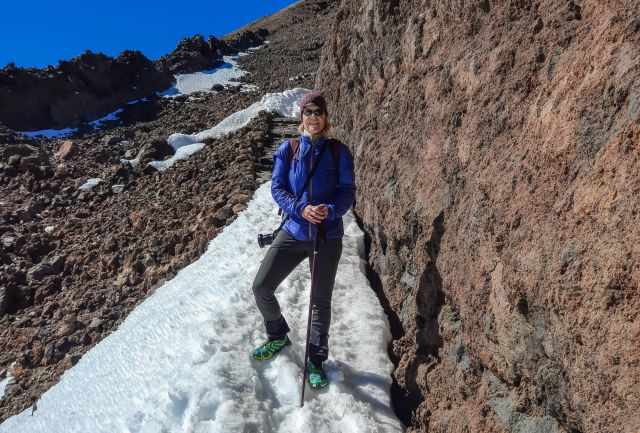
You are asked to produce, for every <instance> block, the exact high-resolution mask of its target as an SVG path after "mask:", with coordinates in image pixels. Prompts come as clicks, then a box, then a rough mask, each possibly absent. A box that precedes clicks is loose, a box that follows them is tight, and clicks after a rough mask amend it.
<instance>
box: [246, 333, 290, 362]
mask: <svg viewBox="0 0 640 433" xmlns="http://www.w3.org/2000/svg"><path fill="white" fill-rule="evenodd" d="M290 344H291V340H289V337H287V336H286V335H285V336H284V337H282V338H281V339H279V340H269V341H267V342H266V343H263V344H262V345H260V346H258V347H256V348H255V349H254V350H253V359H257V360H258V361H265V360H267V359H271V358H273V356H274V355H275V354H277V353H278V352H280V351H281V350H282V349H284V348H285V347H286V346H289V345H290Z"/></svg>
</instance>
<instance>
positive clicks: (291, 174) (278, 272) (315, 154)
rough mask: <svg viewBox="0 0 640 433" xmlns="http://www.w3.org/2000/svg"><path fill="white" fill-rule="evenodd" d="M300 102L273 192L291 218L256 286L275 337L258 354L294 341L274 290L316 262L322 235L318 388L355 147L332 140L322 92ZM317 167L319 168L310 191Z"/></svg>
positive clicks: (314, 334)
mask: <svg viewBox="0 0 640 433" xmlns="http://www.w3.org/2000/svg"><path fill="white" fill-rule="evenodd" d="M299 106H300V119H301V124H300V127H299V128H298V129H299V131H300V132H301V135H300V139H299V145H298V147H297V149H295V145H292V144H291V141H285V142H284V143H282V145H280V147H279V148H278V150H277V151H276V154H275V155H274V164H273V176H272V183H271V194H272V195H273V198H274V200H275V201H276V203H277V204H278V205H279V206H280V208H281V209H282V210H283V211H284V212H285V214H287V215H288V218H287V221H286V223H285V224H284V226H283V227H282V230H280V231H279V232H278V235H277V237H276V239H275V240H274V242H273V244H272V245H271V247H270V248H269V250H268V251H267V253H266V255H265V257H264V259H263V261H262V264H261V265H260V269H259V270H258V274H257V275H256V277H255V280H254V283H253V293H254V295H255V299H256V304H257V305H258V308H259V309H260V312H261V313H262V316H263V318H264V323H265V327H266V331H267V335H268V337H269V339H268V340H267V341H266V342H265V343H264V344H262V345H260V346H259V347H258V348H256V349H255V350H254V351H253V357H254V358H255V359H257V360H260V361H262V360H266V359H270V358H272V357H273V356H274V355H275V354H277V353H278V352H279V351H280V350H282V349H283V348H284V347H285V346H288V345H290V344H291V341H290V340H289V338H288V337H287V333H288V332H289V326H288V325H287V321H286V320H285V318H284V316H283V315H282V313H281V311H280V305H279V304H278V300H277V299H276V297H275V296H274V293H275V291H276V288H277V287H278V285H279V284H280V283H281V282H282V281H283V280H284V279H285V278H286V277H287V275H289V273H291V271H292V270H293V269H294V268H295V267H296V266H297V265H298V264H300V262H302V261H303V260H304V259H305V258H307V257H309V262H310V263H309V265H310V266H311V265H312V263H311V261H312V257H313V243H314V239H315V237H316V236H320V245H319V250H318V255H317V261H318V263H317V264H316V268H315V269H316V286H315V287H314V293H313V298H312V299H311V304H312V315H311V317H312V319H311V337H310V342H309V364H308V371H307V379H308V381H309V385H310V386H311V387H312V388H316V389H317V388H323V387H325V386H327V384H328V380H327V376H326V374H325V372H324V370H323V368H322V363H323V362H324V361H325V360H326V359H327V356H328V352H329V324H330V321H331V293H332V291H333V284H334V281H335V277H336V270H337V267H338V261H339V260H340V255H341V254H342V235H343V234H344V230H343V226H342V216H343V215H344V214H345V213H346V212H347V211H348V210H349V208H350V207H351V205H352V204H353V200H354V196H355V185H354V175H353V159H352V157H351V154H350V153H349V150H348V149H347V148H346V147H345V146H344V145H343V144H341V143H339V142H337V141H335V140H329V139H328V138H327V132H328V130H329V128H330V124H329V119H328V112H327V103H326V101H325V99H324V97H323V96H322V94H321V93H320V92H317V91H315V92H310V93H308V94H306V95H305V96H304V97H303V98H302V100H301V101H300V103H299ZM316 165H317V167H316ZM313 167H316V170H315V172H314V173H313V178H312V179H311V181H310V182H309V185H308V187H307V188H306V189H305V184H306V180H307V178H308V176H309V174H310V172H311V170H312V168H313ZM303 190H304V192H302V191H303ZM300 193H302V195H301V197H300V199H299V200H297V201H296V197H297V196H299V195H300Z"/></svg>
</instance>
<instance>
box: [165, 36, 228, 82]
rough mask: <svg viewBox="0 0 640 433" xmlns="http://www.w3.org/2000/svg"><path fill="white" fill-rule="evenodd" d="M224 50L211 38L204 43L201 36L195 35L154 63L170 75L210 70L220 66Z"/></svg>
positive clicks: (217, 41)
mask: <svg viewBox="0 0 640 433" xmlns="http://www.w3.org/2000/svg"><path fill="white" fill-rule="evenodd" d="M224 48H225V46H224V44H223V43H221V41H219V40H218V39H216V38H214V37H213V36H209V38H208V39H207V40H206V41H205V40H204V38H203V37H202V35H195V36H193V37H190V38H184V39H183V40H181V41H180V42H179V43H178V46H177V47H176V49H175V50H173V51H172V52H171V53H169V54H167V55H166V56H162V57H160V58H159V59H158V60H157V61H156V66H157V68H158V69H159V70H161V71H164V72H167V73H171V74H186V73H190V72H195V71H202V70H204V69H210V68H213V67H214V66H218V65H220V64H222V55H223V54H224Z"/></svg>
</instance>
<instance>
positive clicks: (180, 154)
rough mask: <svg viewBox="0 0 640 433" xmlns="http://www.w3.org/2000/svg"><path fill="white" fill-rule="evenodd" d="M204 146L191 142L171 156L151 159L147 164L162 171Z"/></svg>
mask: <svg viewBox="0 0 640 433" xmlns="http://www.w3.org/2000/svg"><path fill="white" fill-rule="evenodd" d="M204 146H205V144H204V143H193V144H188V145H186V146H182V147H180V148H178V149H176V153H175V154H173V156H171V158H168V159H165V160H163V161H151V162H150V163H149V165H150V166H152V167H154V168H155V169H156V170H158V171H164V170H166V169H167V168H169V167H171V166H172V165H173V164H175V163H176V162H177V161H180V160H183V159H188V158H189V157H190V156H191V155H193V154H194V153H197V152H200V151H201V150H202V148H203V147H204ZM139 162H140V161H137V163H139Z"/></svg>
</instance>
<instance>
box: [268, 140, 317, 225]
mask: <svg viewBox="0 0 640 433" xmlns="http://www.w3.org/2000/svg"><path fill="white" fill-rule="evenodd" d="M328 145H329V143H325V144H324V146H322V150H320V155H318V159H317V161H316V163H315V164H314V165H313V167H311V172H309V174H308V175H307V178H306V180H305V181H304V187H302V189H301V190H300V192H299V193H298V195H297V196H296V200H295V202H294V203H293V205H294V206H295V205H296V204H297V203H298V200H300V198H302V195H303V194H304V192H305V191H306V189H307V187H308V186H309V183H311V179H313V175H314V174H315V172H316V169H317V168H318V166H319V165H320V161H322V155H323V154H324V151H325V150H326V149H327V146H328ZM290 151H291V149H290ZM311 158H312V160H313V153H312V154H311ZM289 161H291V160H289ZM289 164H291V162H290V163H289ZM289 170H291V165H289ZM287 219H289V214H285V216H284V218H282V222H280V225H279V226H278V228H277V229H275V230H274V231H273V236H274V237H275V235H276V234H277V233H278V232H279V231H280V229H281V228H282V227H283V226H284V223H286V222H287Z"/></svg>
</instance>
